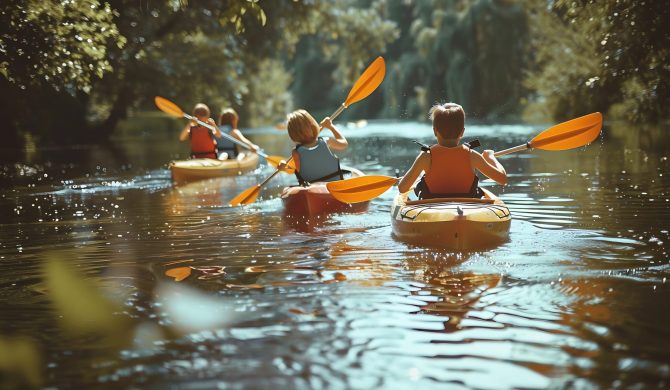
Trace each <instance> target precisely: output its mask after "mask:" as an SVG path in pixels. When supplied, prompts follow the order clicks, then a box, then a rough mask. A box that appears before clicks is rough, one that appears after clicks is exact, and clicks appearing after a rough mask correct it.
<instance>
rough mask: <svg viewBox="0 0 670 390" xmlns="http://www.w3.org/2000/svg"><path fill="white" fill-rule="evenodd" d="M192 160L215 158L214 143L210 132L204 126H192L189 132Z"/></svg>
mask: <svg viewBox="0 0 670 390" xmlns="http://www.w3.org/2000/svg"><path fill="white" fill-rule="evenodd" d="M189 138H191V157H192V158H217V157H218V154H217V153H216V141H215V140H214V135H212V131H211V130H210V129H208V128H206V127H205V126H193V127H191V130H190V131H189Z"/></svg>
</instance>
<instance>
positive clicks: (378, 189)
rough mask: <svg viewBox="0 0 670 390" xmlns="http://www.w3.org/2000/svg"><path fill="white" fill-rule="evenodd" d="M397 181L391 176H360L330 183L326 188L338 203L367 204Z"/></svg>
mask: <svg viewBox="0 0 670 390" xmlns="http://www.w3.org/2000/svg"><path fill="white" fill-rule="evenodd" d="M397 182H398V179H396V178H395V177H391V176H381V175H380V176H361V177H354V178H352V179H347V180H338V181H331V182H329V183H327V184H326V188H328V191H330V193H331V195H333V197H334V198H335V199H337V200H339V201H340V202H344V203H359V202H367V201H369V200H371V199H374V198H376V197H378V196H379V195H381V194H383V193H384V192H386V190H388V189H389V188H391V187H392V186H393V185H394V184H395V183H397Z"/></svg>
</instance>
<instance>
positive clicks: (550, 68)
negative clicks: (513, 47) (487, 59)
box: [526, 0, 670, 121]
mask: <svg viewBox="0 0 670 390" xmlns="http://www.w3.org/2000/svg"><path fill="white" fill-rule="evenodd" d="M529 5H530V7H529V15H530V20H531V21H532V24H531V28H532V31H533V34H532V36H533V37H534V39H533V44H532V46H533V49H534V52H535V64H536V65H535V66H534V67H533V68H532V69H531V72H530V73H529V77H528V79H527V81H526V85H527V86H528V87H529V88H530V89H531V90H533V91H535V92H536V93H535V96H534V99H533V101H534V102H535V105H534V106H535V107H537V106H538V105H539V106H540V107H545V108H546V110H547V113H548V114H549V115H550V116H554V117H561V118H565V117H574V116H577V115H581V114H584V113H587V112H590V111H596V110H598V111H603V112H605V111H608V110H609V111H610V112H611V113H612V114H615V116H621V117H624V118H626V119H630V120H635V121H658V120H662V119H666V118H667V117H668V115H667V113H666V109H667V107H668V106H669V105H670V46H668V43H669V42H670V29H668V27H667V22H668V20H670V8H668V7H667V4H666V3H665V2H663V1H643V2H640V1H634V0H617V1H596V2H594V1H587V0H577V1H575V0H570V1H567V0H557V1H555V2H553V3H551V6H550V7H547V3H546V2H545V1H543V0H536V1H534V2H531V3H530V4H529Z"/></svg>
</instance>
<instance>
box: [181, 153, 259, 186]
mask: <svg viewBox="0 0 670 390" xmlns="http://www.w3.org/2000/svg"><path fill="white" fill-rule="evenodd" d="M257 167H258V155H257V154H256V153H245V155H244V158H242V159H239V160H238V159H232V160H223V161H221V160H214V159H211V158H195V159H192V160H177V161H172V162H171V163H170V171H171V172H172V180H173V181H174V182H176V183H185V182H190V181H196V180H202V179H210V178H214V177H223V176H237V175H241V174H243V173H245V172H249V171H253V170H254V169H256V168H257Z"/></svg>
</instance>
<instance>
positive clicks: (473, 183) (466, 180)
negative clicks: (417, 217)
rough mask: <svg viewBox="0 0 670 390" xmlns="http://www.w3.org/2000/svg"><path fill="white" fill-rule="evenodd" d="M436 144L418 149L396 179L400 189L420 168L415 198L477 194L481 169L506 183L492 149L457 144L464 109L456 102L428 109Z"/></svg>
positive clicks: (405, 189) (408, 185)
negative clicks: (428, 148) (404, 172)
mask: <svg viewBox="0 0 670 390" xmlns="http://www.w3.org/2000/svg"><path fill="white" fill-rule="evenodd" d="M430 119H431V120H432V121H433V133H434V134H435V138H436V140H437V144H435V145H433V146H431V147H430V150H428V151H422V152H421V153H420V154H419V156H418V157H417V158H416V160H414V164H412V167H411V168H410V169H409V170H408V171H407V173H406V174H405V176H403V178H402V179H401V180H400V182H399V183H398V190H399V191H400V192H401V193H405V192H408V191H409V190H410V189H411V188H412V185H413V184H414V182H415V181H416V179H417V178H418V177H419V175H420V174H421V172H425V173H424V176H423V178H421V181H420V182H419V184H418V185H417V186H416V188H415V190H414V192H415V193H416V195H417V196H418V197H419V199H431V198H461V197H462V198H481V197H482V195H483V193H482V191H481V189H480V188H479V178H478V177H477V175H476V172H477V171H479V172H481V173H483V174H484V175H485V176H486V177H488V178H490V179H493V180H494V181H496V182H497V183H498V184H502V185H504V184H506V183H507V173H506V172H505V168H504V167H503V166H502V165H501V164H500V163H499V162H498V160H497V159H496V158H495V156H494V155H493V151H492V150H485V151H484V152H483V153H482V154H479V153H478V152H477V151H475V150H472V149H470V148H469V147H468V146H467V145H463V144H459V143H460V141H461V137H463V133H464V132H465V112H464V111H463V107H461V106H460V105H458V104H456V103H445V104H436V105H435V106H433V107H432V108H431V109H430Z"/></svg>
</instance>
